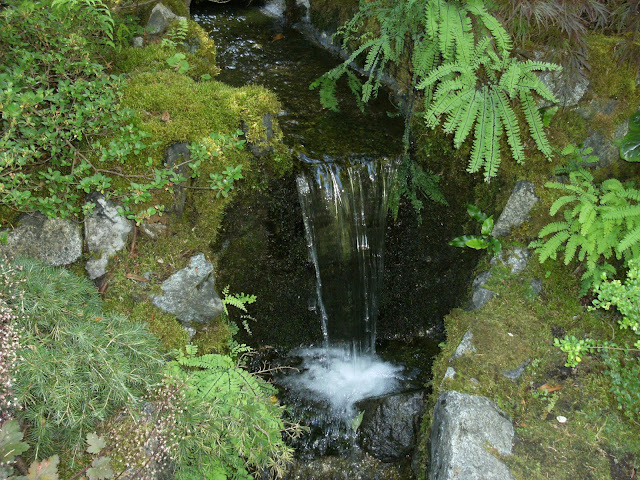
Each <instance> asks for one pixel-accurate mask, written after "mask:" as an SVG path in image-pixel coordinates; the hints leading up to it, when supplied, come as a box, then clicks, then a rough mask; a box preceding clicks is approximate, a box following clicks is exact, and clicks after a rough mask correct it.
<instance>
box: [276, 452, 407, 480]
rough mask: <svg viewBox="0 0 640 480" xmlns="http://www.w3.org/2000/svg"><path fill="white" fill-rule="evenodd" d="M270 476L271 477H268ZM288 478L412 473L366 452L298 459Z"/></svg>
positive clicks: (367, 478)
mask: <svg viewBox="0 0 640 480" xmlns="http://www.w3.org/2000/svg"><path fill="white" fill-rule="evenodd" d="M266 478H270V477H266ZM285 478H287V480H408V479H409V478H412V475H411V474H410V473H408V472H405V471H403V470H402V469H401V468H399V467H398V466H397V465H395V464H388V463H382V462H380V461H378V460H376V459H375V458H372V457H370V456H369V455H366V454H358V453H355V454H353V455H351V456H348V457H323V458H318V459H316V460H312V461H305V460H297V461H295V462H294V463H293V465H292V466H291V468H290V469H289V472H288V473H287V475H286V476H285Z"/></svg>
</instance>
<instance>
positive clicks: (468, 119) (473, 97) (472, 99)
mask: <svg viewBox="0 0 640 480" xmlns="http://www.w3.org/2000/svg"><path fill="white" fill-rule="evenodd" d="M481 99H482V94H481V93H480V92H478V90H476V89H475V88H474V89H472V90H470V91H469V99H466V100H465V103H463V105H462V107H461V109H460V110H461V111H462V114H461V118H460V123H459V125H458V129H457V130H456V134H455V136H454V138H453V144H454V146H455V147H456V148H460V145H462V142H464V140H465V139H466V138H467V136H468V135H469V133H470V132H471V129H472V128H473V123H474V122H475V121H476V116H477V115H478V110H479V109H480V105H481V103H482V100H481Z"/></svg>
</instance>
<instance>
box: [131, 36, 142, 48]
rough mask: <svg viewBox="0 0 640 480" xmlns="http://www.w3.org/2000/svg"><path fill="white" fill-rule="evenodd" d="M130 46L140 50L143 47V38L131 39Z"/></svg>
mask: <svg viewBox="0 0 640 480" xmlns="http://www.w3.org/2000/svg"><path fill="white" fill-rule="evenodd" d="M132 45H133V47H134V48H142V46H143V45H144V38H142V37H133V42H132Z"/></svg>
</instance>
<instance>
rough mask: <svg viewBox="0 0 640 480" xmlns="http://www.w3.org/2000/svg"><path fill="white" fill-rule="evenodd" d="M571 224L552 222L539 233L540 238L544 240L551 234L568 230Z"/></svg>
mask: <svg viewBox="0 0 640 480" xmlns="http://www.w3.org/2000/svg"><path fill="white" fill-rule="evenodd" d="M568 229H569V224H568V223H567V222H551V223H548V224H547V225H545V226H544V227H542V229H541V230H540V232H539V233H538V237H539V238H544V237H546V236H547V235H549V234H550V233H557V232H561V231H563V230H568Z"/></svg>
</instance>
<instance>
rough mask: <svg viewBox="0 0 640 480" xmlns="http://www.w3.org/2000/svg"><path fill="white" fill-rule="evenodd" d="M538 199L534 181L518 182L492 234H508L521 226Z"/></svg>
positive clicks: (498, 235) (501, 235)
mask: <svg viewBox="0 0 640 480" xmlns="http://www.w3.org/2000/svg"><path fill="white" fill-rule="evenodd" d="M537 201H538V197H537V196H536V192H535V187H534V185H533V183H531V182H527V181H524V180H521V181H519V182H518V183H516V186H515V187H514V188H513V192H511V196H510V197H509V200H508V201H507V204H506V205H505V207H504V210H503V211H502V213H501V214H500V218H498V221H497V222H496V224H495V225H494V227H493V232H492V233H491V234H492V235H493V236H494V237H504V236H505V235H508V234H509V232H510V231H511V229H513V228H515V227H518V226H520V225H521V224H522V223H523V222H524V221H525V220H527V219H528V218H529V212H530V211H531V209H532V208H533V206H534V205H535V204H536V202H537Z"/></svg>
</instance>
